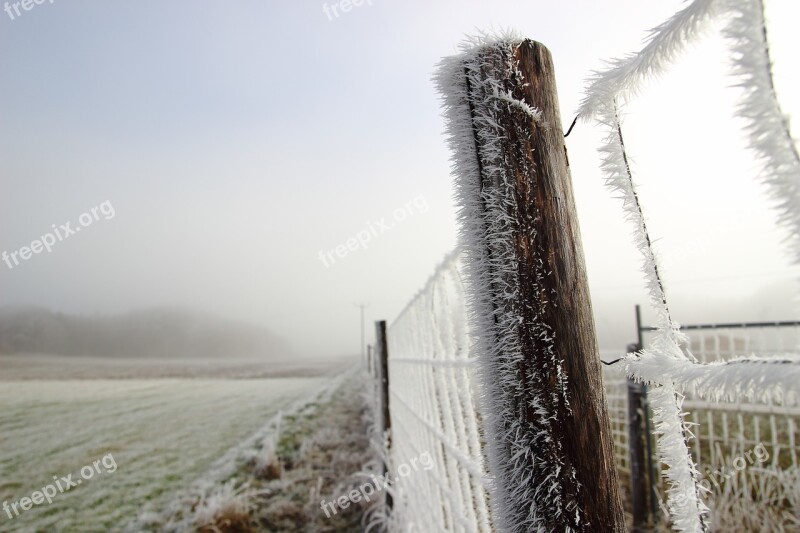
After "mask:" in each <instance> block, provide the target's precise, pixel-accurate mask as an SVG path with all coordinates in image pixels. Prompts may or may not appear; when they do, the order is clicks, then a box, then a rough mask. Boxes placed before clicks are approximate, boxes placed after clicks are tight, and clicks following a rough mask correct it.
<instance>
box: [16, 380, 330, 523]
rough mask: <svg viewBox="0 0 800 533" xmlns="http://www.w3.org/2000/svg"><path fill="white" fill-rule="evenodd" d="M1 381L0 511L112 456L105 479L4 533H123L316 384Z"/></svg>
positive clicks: (93, 481)
mask: <svg viewBox="0 0 800 533" xmlns="http://www.w3.org/2000/svg"><path fill="white" fill-rule="evenodd" d="M7 376H8V375H6V376H4V378H3V379H4V380H3V381H0V501H6V500H7V501H8V502H9V503H11V502H15V501H18V500H20V499H21V498H22V497H25V496H28V497H30V496H31V493H32V492H33V491H36V490H39V489H41V488H42V487H43V486H45V485H47V484H49V483H51V482H53V476H58V477H62V476H66V475H67V474H73V479H77V478H79V477H80V476H78V475H77V473H78V472H79V471H80V469H81V468H82V467H83V466H85V465H90V464H92V463H93V462H94V461H97V460H100V459H101V458H103V457H104V456H106V455H107V454H109V453H110V454H113V459H114V461H115V462H116V464H117V470H116V471H115V472H113V473H108V472H105V471H103V472H102V473H101V474H96V475H95V476H94V478H93V479H91V480H87V481H83V482H82V484H81V485H80V486H78V487H76V488H73V489H72V490H70V491H68V492H65V493H63V494H58V495H57V496H56V497H55V498H54V500H53V503H52V504H50V505H48V504H47V502H45V503H44V504H43V505H39V506H36V507H34V508H33V509H31V510H29V511H24V512H22V513H21V514H20V516H18V517H15V518H13V519H9V518H8V515H7V514H6V513H5V512H3V511H0V513H1V514H0V531H2V532H9V533H11V532H23V531H24V532H32V531H47V532H53V531H65V532H67V531H69V532H80V533H90V532H101V531H119V530H121V529H122V528H124V527H125V525H126V523H127V522H129V521H130V520H132V519H134V518H135V517H136V515H137V514H138V512H139V511H140V509H141V508H142V507H143V506H145V504H147V502H153V501H155V502H162V501H164V502H166V501H167V500H170V499H171V496H172V495H173V494H174V493H176V492H177V491H178V490H179V489H180V488H181V487H184V486H186V485H187V484H189V483H191V482H192V481H193V480H195V479H196V478H198V477H200V476H202V474H203V473H204V472H206V471H207V470H208V469H209V467H210V466H211V465H212V463H213V462H214V461H215V460H216V459H218V458H219V457H220V456H222V455H223V454H224V453H225V452H226V451H227V450H229V449H230V448H232V447H234V446H236V445H237V444H238V443H240V442H242V441H243V440H245V439H247V437H249V436H250V435H251V434H253V433H254V432H255V431H256V430H258V429H259V428H260V427H261V426H262V425H264V424H265V423H266V422H267V420H268V419H269V418H270V417H271V416H272V415H274V414H275V413H276V412H277V411H278V410H279V409H281V408H282V407H283V406H285V405H287V404H288V403H289V402H291V401H293V400H294V399H297V398H299V397H301V396H303V395H305V394H308V393H309V392H310V391H311V390H314V389H315V388H318V387H319V386H320V385H321V383H322V381H323V380H322V379H321V378H318V377H316V378H312V377H304V378H282V379H263V378H260V379H232V380H225V379H206V378H197V379H173V378H167V379H125V380H111V379H93V380H80V379H74V377H73V379H69V380H31V379H26V380H7V379H8V377H7Z"/></svg>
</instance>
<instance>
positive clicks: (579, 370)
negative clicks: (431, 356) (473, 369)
mask: <svg viewBox="0 0 800 533" xmlns="http://www.w3.org/2000/svg"><path fill="white" fill-rule="evenodd" d="M437 83H438V85H439V89H440V91H441V92H442V94H443V99H444V109H445V118H446V120H447V126H448V136H449V140H450V143H451V147H452V149H453V151H454V155H453V162H454V171H455V174H456V178H457V179H456V182H457V184H456V187H457V196H458V199H459V203H460V207H461V212H460V217H461V229H462V240H463V245H464V247H465V250H466V254H467V274H468V282H469V283H468V288H469V292H470V297H471V302H470V303H471V313H472V315H473V316H472V326H473V328H472V329H473V331H474V332H475V335H476V342H477V343H478V346H477V351H478V354H479V356H478V357H479V362H480V370H479V371H480V374H481V377H482V384H483V387H484V391H483V394H484V402H483V403H484V412H485V416H486V418H487V420H486V422H487V424H486V428H487V433H488V435H487V440H488V444H489V460H490V470H491V474H492V476H493V478H494V483H495V486H494V491H493V492H494V494H493V502H494V505H495V513H494V515H495V520H496V522H497V525H498V526H499V528H500V530H502V531H514V532H517V531H519V532H523V531H525V532H528V531H610V532H614V531H624V519H623V514H622V505H621V502H620V499H619V495H618V489H617V474H616V470H615V467H614V458H613V455H612V439H611V435H610V426H609V419H608V412H607V409H606V403H605V398H604V392H603V386H602V377H601V371H600V362H599V356H598V350H597V341H596V338H595V328H594V321H593V318H592V308H591V302H590V300H589V291H588V287H587V281H586V272H585V267H584V259H583V251H582V248H581V243H580V235H579V230H578V221H577V216H576V212H575V204H574V199H573V194H572V183H571V178H570V174H569V166H568V165H569V164H568V161H567V157H566V149H565V146H564V140H563V135H564V133H563V131H562V127H561V117H560V114H559V108H558V100H557V95H556V85H555V79H554V74H553V64H552V59H551V56H550V53H549V51H548V50H547V49H546V48H545V47H544V46H543V45H541V44H540V43H537V42H535V41H531V40H523V39H520V38H516V37H513V36H511V37H504V38H501V39H499V40H495V39H489V38H485V37H480V38H478V39H475V40H474V41H471V42H469V43H467V45H466V46H464V48H463V53H462V54H460V55H458V56H454V57H451V58H447V59H445V60H444V61H443V63H442V65H441V68H440V71H439V73H438V75H437Z"/></svg>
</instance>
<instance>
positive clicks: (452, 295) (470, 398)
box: [388, 253, 493, 533]
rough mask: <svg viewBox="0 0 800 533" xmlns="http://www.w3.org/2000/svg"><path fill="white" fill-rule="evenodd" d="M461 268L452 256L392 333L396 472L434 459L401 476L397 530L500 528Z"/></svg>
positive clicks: (392, 453)
mask: <svg viewBox="0 0 800 533" xmlns="http://www.w3.org/2000/svg"><path fill="white" fill-rule="evenodd" d="M462 269H463V267H462V265H461V263H460V259H459V256H458V255H457V254H456V253H453V254H451V255H449V256H448V257H447V258H446V260H445V261H444V263H442V264H441V265H440V266H439V268H438V269H437V271H436V273H435V274H434V275H433V276H432V277H431V278H430V280H429V281H428V283H427V284H426V285H425V288H424V289H423V290H422V291H421V292H420V293H419V294H417V296H416V297H415V298H414V299H413V300H412V301H411V303H409V305H408V306H407V307H406V309H405V310H404V311H403V312H402V314H401V315H400V317H399V318H398V319H397V320H396V321H395V322H394V323H392V325H391V327H390V328H389V330H388V350H389V373H390V375H391V382H390V383H391V386H390V400H389V401H390V406H391V417H392V425H393V428H394V429H393V434H392V447H391V451H390V471H393V469H397V468H399V467H400V465H403V464H409V462H410V461H412V460H413V459H414V458H418V457H420V455H422V454H424V453H428V454H430V456H431V458H432V460H433V462H434V464H435V467H434V468H432V469H431V470H427V471H425V470H422V471H419V472H414V474H413V475H409V476H404V477H398V479H397V485H396V486H395V490H394V510H393V513H392V520H391V522H390V525H391V527H390V529H391V530H392V531H398V532H400V531H402V532H407V531H416V532H420V533H422V532H428V531H465V532H481V533H482V532H489V531H493V529H492V527H491V524H492V519H491V513H490V509H489V501H488V491H487V483H488V478H487V472H486V465H485V462H484V459H483V458H484V454H483V449H482V444H481V438H480V425H481V418H480V415H479V414H478V405H477V397H476V395H477V391H478V384H477V383H476V379H475V378H476V376H475V354H474V353H473V352H471V350H470V339H469V337H468V332H467V320H466V317H467V309H466V301H465V296H464V294H465V290H464V281H463V275H462Z"/></svg>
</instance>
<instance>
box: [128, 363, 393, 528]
mask: <svg viewBox="0 0 800 533" xmlns="http://www.w3.org/2000/svg"><path fill="white" fill-rule="evenodd" d="M362 379H363V378H362V377H361V376H360V375H358V374H357V373H348V374H345V375H342V376H340V377H339V378H338V379H337V380H335V381H334V382H331V383H329V384H328V386H327V387H325V388H324V389H322V390H320V391H318V392H317V394H315V395H314V396H311V397H308V398H306V399H304V400H301V401H299V402H296V403H295V404H294V405H293V406H292V407H290V408H289V409H287V410H286V411H284V412H282V413H281V414H279V415H277V416H275V417H274V419H273V420H272V421H271V422H270V424H268V425H267V426H266V427H265V428H263V429H262V430H261V431H260V432H259V433H258V434H256V435H253V436H252V437H251V438H250V439H248V441H246V442H244V443H243V445H242V446H239V447H238V448H237V449H236V450H235V453H232V454H228V456H227V457H224V458H222V459H221V460H220V461H218V462H217V464H216V465H215V467H214V468H213V469H212V470H211V471H209V472H207V473H206V474H204V475H203V476H202V477H201V478H200V479H198V480H196V482H195V483H193V484H192V485H191V486H190V487H188V488H187V489H186V490H185V491H182V492H181V493H180V494H179V495H178V496H177V498H175V499H173V500H172V501H171V502H169V503H168V504H167V505H164V506H163V508H162V509H160V510H148V511H146V512H143V513H142V514H140V516H139V518H138V520H137V521H136V522H135V523H132V524H131V526H130V527H129V528H128V531H130V532H133V531H136V532H140V531H150V532H166V533H176V532H201V533H205V532H212V531H213V532H215V533H235V532H236V533H249V532H267V531H268V532H315V533H316V532H320V533H325V532H353V533H355V532H359V531H362V525H361V524H362V520H363V515H364V513H365V511H367V510H368V505H365V504H364V502H362V503H361V504H353V505H351V506H350V507H349V508H348V509H346V510H340V511H339V512H338V513H337V514H336V515H334V516H331V517H327V516H326V515H325V513H324V512H323V511H322V509H321V508H320V502H321V501H322V500H326V501H330V500H332V499H334V498H336V497H339V496H342V495H346V494H347V493H348V492H349V491H350V490H351V489H352V488H354V487H356V486H358V485H359V484H361V483H362V482H363V476H364V475H366V473H367V472H366V471H367V470H369V469H370V468H376V467H377V465H376V464H375V463H374V461H372V458H373V455H372V453H371V451H370V450H369V442H368V426H369V423H370V421H369V420H370V419H369V414H370V413H369V410H368V409H367V404H366V402H365V398H364V397H363V396H362V392H363V391H364V388H365V384H364V383H363V382H362V381H361V380H362ZM374 501H375V500H373V502H374Z"/></svg>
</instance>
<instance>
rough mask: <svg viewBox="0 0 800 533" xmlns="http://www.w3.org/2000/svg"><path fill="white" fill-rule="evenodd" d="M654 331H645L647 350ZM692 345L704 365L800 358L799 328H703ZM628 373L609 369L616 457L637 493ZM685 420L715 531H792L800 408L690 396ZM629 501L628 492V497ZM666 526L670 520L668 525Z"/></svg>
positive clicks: (660, 510)
mask: <svg viewBox="0 0 800 533" xmlns="http://www.w3.org/2000/svg"><path fill="white" fill-rule="evenodd" d="M651 331H652V328H642V333H643V339H644V341H645V344H646V343H647V341H648V340H649V337H650V335H649V333H650V332H651ZM682 331H683V332H684V333H685V334H686V336H687V347H688V348H689V349H690V350H691V351H692V352H693V353H694V354H695V355H696V356H697V358H698V360H699V361H700V362H702V363H713V362H721V361H732V360H735V359H736V358H739V357H742V356H747V355H758V356H761V357H767V358H769V357H772V358H778V357H785V356H792V355H797V354H799V353H800V345H799V344H798V333H799V332H800V322H797V321H785V322H771V323H741V324H739V323H737V324H699V325H690V326H684V327H683V328H682ZM627 384H628V379H627V378H626V376H625V373H624V372H623V371H622V370H621V369H618V368H615V367H613V366H611V367H606V368H605V371H604V385H605V390H606V397H607V400H608V402H609V414H610V417H611V426H612V435H613V438H614V456H615V460H616V464H617V468H618V471H619V473H620V477H621V479H622V481H623V487H624V491H627V492H629V491H630V490H631V489H630V487H631V483H632V480H631V477H630V476H631V468H630V460H631V459H630V457H631V455H630V454H631V450H630V443H629V432H628V410H627V400H628V398H627ZM682 405H683V409H684V411H685V420H686V422H687V424H688V426H689V427H690V428H691V430H692V434H693V438H692V439H691V440H690V441H689V443H690V446H689V450H690V453H691V455H692V458H693V460H694V462H695V464H696V465H697V469H698V472H699V474H700V481H699V482H700V485H701V486H702V487H703V488H704V489H705V494H704V500H705V501H706V504H707V505H708V506H709V508H710V509H711V518H712V520H711V523H712V524H714V528H715V529H716V530H730V531H743V530H748V529H747V528H748V527H750V526H752V527H753V528H755V529H756V530H765V529H764V528H767V529H766V530H771V531H793V530H796V528H798V527H800V521H798V511H800V507H799V506H798V490H797V489H798V483H799V482H800V471H799V470H798V464H797V461H798V456H799V455H800V434H798V424H799V423H800V406H798V405H797V404H796V403H789V404H784V403H782V402H776V401H773V399H772V398H762V399H756V400H753V401H750V400H747V399H740V400H735V401H731V400H725V399H722V400H713V399H708V398H703V397H700V396H699V395H697V394H695V393H694V392H693V391H692V390H691V389H688V390H685V391H684V400H683V404H682ZM648 483H652V484H653V485H654V489H655V497H656V499H657V501H656V502H655V504H656V513H655V515H656V520H658V517H660V518H661V519H662V520H663V519H664V517H665V516H668V512H667V510H666V507H665V501H666V487H665V485H664V481H663V476H661V475H657V476H654V479H653V480H652V481H650V480H648ZM628 496H630V494H628ZM664 525H666V522H664Z"/></svg>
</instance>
